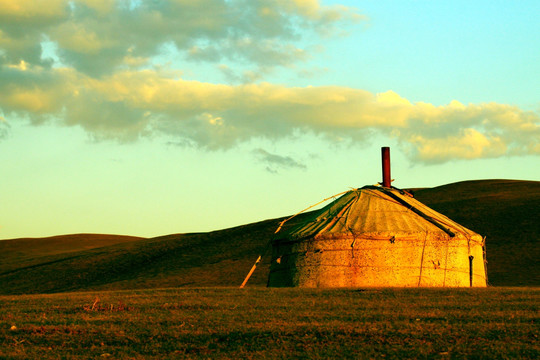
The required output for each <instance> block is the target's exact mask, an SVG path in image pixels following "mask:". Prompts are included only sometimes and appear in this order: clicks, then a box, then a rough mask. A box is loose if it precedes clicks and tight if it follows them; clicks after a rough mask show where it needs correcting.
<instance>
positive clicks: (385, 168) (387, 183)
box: [381, 146, 392, 187]
mask: <svg viewBox="0 0 540 360" xmlns="http://www.w3.org/2000/svg"><path fill="white" fill-rule="evenodd" d="M381 155H382V176H383V181H382V186H384V187H391V186H392V185H391V182H392V179H391V177H390V148H389V147H388V146H385V147H382V148H381Z"/></svg>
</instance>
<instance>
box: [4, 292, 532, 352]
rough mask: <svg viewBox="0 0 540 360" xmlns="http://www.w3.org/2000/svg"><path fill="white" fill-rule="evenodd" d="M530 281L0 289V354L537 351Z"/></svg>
mask: <svg viewBox="0 0 540 360" xmlns="http://www.w3.org/2000/svg"><path fill="white" fill-rule="evenodd" d="M539 304H540V289H539V288H493V287H491V288H484V289H470V288H466V289H418V288H415V289H333V290H331V289H327V290H321V289H317V290H315V289H267V288H247V289H242V290H241V289H236V288H183V289H164V290H156V289H153V290H131V291H110V292H108V291H101V292H77V293H62V294H49V295H16V296H15V295H11V296H0V358H2V359H38V358H39V359H89V358H92V359H97V358H99V359H102V358H115V359H178V358H190V359H191V358H210V359H223V358H229V359H233V358H234V359H237V358H247V359H249V358H257V359H283V358H305V359H308V358H309V359H318V358H320V359H323V358H389V359H398V358H399V359H401V358H428V359H460V358H485V359H515V358H525V359H535V358H536V359H537V358H539V357H540V345H539V338H538V337H539V334H540V328H539V325H540V324H539V320H540V319H539Z"/></svg>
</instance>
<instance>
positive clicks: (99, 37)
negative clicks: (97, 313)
mask: <svg viewBox="0 0 540 360" xmlns="http://www.w3.org/2000/svg"><path fill="white" fill-rule="evenodd" d="M46 5H47V6H45V4H44V5H43V6H36V2H35V1H18V2H10V1H0V116H2V117H3V118H5V119H6V120H5V121H4V124H3V125H2V127H3V128H4V129H6V128H7V124H8V123H9V122H10V121H11V120H10V119H11V118H19V117H25V118H27V119H29V120H30V121H31V122H33V123H36V124H37V123H41V122H44V121H53V122H56V123H58V124H62V125H67V126H80V127H82V128H84V129H85V130H86V131H87V132H88V133H90V134H92V135H94V136H97V137H105V138H115V139H120V140H123V141H129V140H134V139H137V138H138V137H140V136H147V135H151V134H166V135H168V136H172V137H174V138H176V139H177V140H178V142H182V143H185V144H192V145H193V146H198V147H200V148H205V149H209V150H213V149H225V148H231V147H234V146H235V145H237V144H238V143H240V142H243V141H247V140H251V139H257V138H265V139H271V140H279V139H283V138H289V137H293V136H294V135H295V134H298V133H302V132H304V133H311V134H317V135H319V136H321V137H324V138H326V139H328V141H330V142H337V143H347V142H351V141H367V139H369V137H370V136H371V135H372V134H382V135H384V136H388V137H392V138H395V139H397V140H398V141H399V143H400V145H401V146H402V149H403V151H405V153H406V154H407V155H408V156H409V157H410V158H411V159H412V160H414V161H419V162H424V163H441V162H445V161H448V160H452V159H475V158H493V157H500V156H508V155H525V154H534V155H538V154H540V116H539V114H538V113H536V112H528V111H523V110H521V109H520V108H518V107H516V106H512V105H506V104H498V103H486V104H461V103H459V102H457V101H452V102H451V103H449V104H447V105H444V106H434V105H432V104H428V103H422V102H419V103H411V102H409V101H408V100H407V99H405V98H403V97H401V96H400V95H398V94H396V93H395V92H393V91H388V92H385V93H381V94H372V93H370V92H367V91H364V90H360V89H353V88H346V87H339V86H320V87H296V88H295V87H286V86H282V85H277V84H271V83H268V82H262V81H261V82H258V83H254V82H251V81H255V80H259V77H258V76H257V74H264V73H265V72H268V71H271V69H273V68H279V67H294V66H296V64H299V63H302V62H303V61H305V60H306V59H308V58H309V57H310V56H311V54H310V53H309V51H308V50H306V49H307V48H306V47H302V46H300V44H303V42H302V39H303V38H306V37H318V38H320V39H322V38H324V37H327V36H336V35H339V34H340V33H342V32H344V31H345V30H343V29H346V28H347V26H349V25H351V24H353V23H355V22H358V21H361V20H362V19H363V18H362V16H361V15H359V14H358V12H357V10H355V9H352V8H347V7H344V6H334V7H327V6H323V5H321V4H320V3H319V2H318V1H316V0H295V1H286V0H261V1H254V0H231V1H225V0H223V1H219V0H205V1H197V2H194V1H180V0H178V1H152V2H134V1H113V0H86V1H76V2H71V1H61V0H56V1H47V4H46ZM170 49H173V50H174V54H181V56H182V59H181V60H182V61H183V62H208V63H214V64H216V66H218V67H219V69H220V71H222V72H224V73H226V75H227V76H228V77H230V78H234V79H236V80H237V81H236V82H240V83H237V84H215V83H209V82H203V81H193V80H186V79H185V78H184V77H183V76H182V74H181V72H178V71H175V70H181V66H180V65H175V66H168V67H167V66H164V65H163V63H160V62H159V59H160V57H166V56H165V55H166V54H167V51H170ZM167 61H170V59H169V60H167ZM226 63H228V64H229V65H227V64H226ZM236 65H238V68H242V69H243V70H244V71H243V72H242V74H241V75H239V74H237V73H234V71H233V70H232V69H235V68H236V67H235V66H236ZM171 68H172V70H171ZM246 69H247V70H246ZM248 78H249V79H250V80H246V79H248ZM240 79H242V80H240ZM242 81H247V82H245V83H243V82H242ZM6 121H7V122H6ZM4 132H5V131H4ZM1 133H2V132H1V131H0V135H1ZM0 137H1V136H0ZM272 155H273V154H270V153H262V152H261V151H259V153H258V156H260V157H263V158H264V160H265V161H267V162H274V163H276V161H278V162H279V161H281V160H287V159H279V158H275V157H272ZM276 156H277V155H276ZM290 160H292V159H290ZM281 165H286V164H285V163H282V164H281ZM289 165H290V166H295V165H296V166H299V165H301V164H292V165H291V164H290V163H289Z"/></svg>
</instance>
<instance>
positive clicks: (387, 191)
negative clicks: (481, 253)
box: [274, 185, 470, 239]
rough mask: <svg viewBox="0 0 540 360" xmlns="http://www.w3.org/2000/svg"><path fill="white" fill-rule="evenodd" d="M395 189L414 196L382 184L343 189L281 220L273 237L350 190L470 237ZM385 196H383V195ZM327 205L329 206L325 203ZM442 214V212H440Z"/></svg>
mask: <svg viewBox="0 0 540 360" xmlns="http://www.w3.org/2000/svg"><path fill="white" fill-rule="evenodd" d="M365 190H372V191H365ZM393 190H394V191H397V192H398V193H399V194H400V195H402V196H404V197H410V198H414V196H413V195H412V194H411V193H409V192H407V191H406V190H403V189H400V188H397V187H394V186H391V187H384V186H380V185H366V186H363V187H360V188H351V189H350V190H347V191H343V192H341V193H338V194H335V195H332V196H330V197H327V198H325V199H323V200H321V201H319V202H317V203H316V204H313V205H311V206H309V207H307V208H305V209H303V210H302V211H300V212H298V213H296V214H294V215H292V216H290V217H288V218H286V219H284V220H283V221H281V222H280V223H279V225H278V227H277V229H276V231H275V232H274V239H275V237H276V235H277V234H278V233H279V232H280V231H281V230H282V229H283V226H284V225H285V224H286V223H287V222H288V221H290V220H291V219H293V218H295V217H297V216H298V215H300V214H302V213H305V212H306V211H308V210H310V209H312V208H314V207H316V206H318V205H320V204H322V203H324V202H326V201H329V200H332V199H333V200H334V201H335V200H337V198H338V197H342V196H344V195H346V194H350V193H352V192H354V193H356V194H359V193H360V192H363V193H366V194H368V193H369V195H371V196H377V197H380V198H381V199H384V200H385V201H391V202H393V203H396V204H399V205H401V206H404V207H406V208H407V209H408V210H410V211H412V212H414V213H415V214H416V215H418V216H420V217H421V218H423V219H424V220H425V221H427V222H429V223H431V224H433V225H434V226H436V227H437V228H439V229H440V230H442V231H444V232H445V233H447V234H448V235H449V236H450V237H454V236H455V235H456V234H455V232H456V231H457V232H459V233H462V234H463V235H465V236H466V237H470V234H469V230H467V229H466V228H464V227H463V226H461V225H459V224H457V223H455V222H453V221H451V220H450V219H449V220H450V222H451V224H449V223H447V222H446V221H444V220H443V219H441V218H440V216H435V217H434V216H431V215H430V214H429V213H428V212H427V211H422V210H420V209H418V208H417V207H416V206H414V205H413V204H410V203H409V202H408V201H406V200H405V199H403V198H402V197H400V196H398V195H397V194H395V192H394V191H393ZM379 192H380V193H381V195H378V194H377V193H379ZM382 194H384V195H386V196H384V195H382ZM327 206H330V204H329V205H327ZM323 209H324V208H322V209H320V211H322V210H323ZM427 209H428V210H431V209H429V208H427ZM440 215H442V214H440Z"/></svg>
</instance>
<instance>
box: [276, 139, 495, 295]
mask: <svg viewBox="0 0 540 360" xmlns="http://www.w3.org/2000/svg"><path fill="white" fill-rule="evenodd" d="M389 174H390V171H389V150H388V148H383V183H382V184H381V186H364V187H362V188H358V189H353V190H350V191H347V192H346V193H344V194H342V195H341V196H339V197H338V198H336V199H335V200H334V201H332V202H331V203H330V204H328V205H327V206H325V207H323V208H322V209H320V210H317V211H313V212H312V213H309V214H305V216H303V217H301V220H298V219H299V218H300V217H296V218H295V219H291V220H289V222H288V224H287V223H286V224H284V226H283V228H282V229H280V231H278V232H277V233H276V235H275V237H274V239H273V240H272V259H271V265H270V274H269V278H268V286H271V287H285V286H298V287H413V286H414V287H469V286H475V287H484V286H486V285H487V276H486V266H485V248H484V239H483V238H482V236H480V235H479V234H477V233H475V232H473V231H471V230H469V229H467V228H465V227H463V226H461V225H459V224H458V223H456V222H454V221H452V220H450V219H449V218H447V217H446V216H444V215H442V214H440V213H438V212H436V211H435V210H433V209H430V208H429V207H427V206H426V205H424V204H422V203H421V202H419V201H417V200H416V199H414V197H413V196H412V195H411V194H409V193H407V192H406V191H403V190H400V189H397V188H394V187H392V186H391V185H390V176H389Z"/></svg>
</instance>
